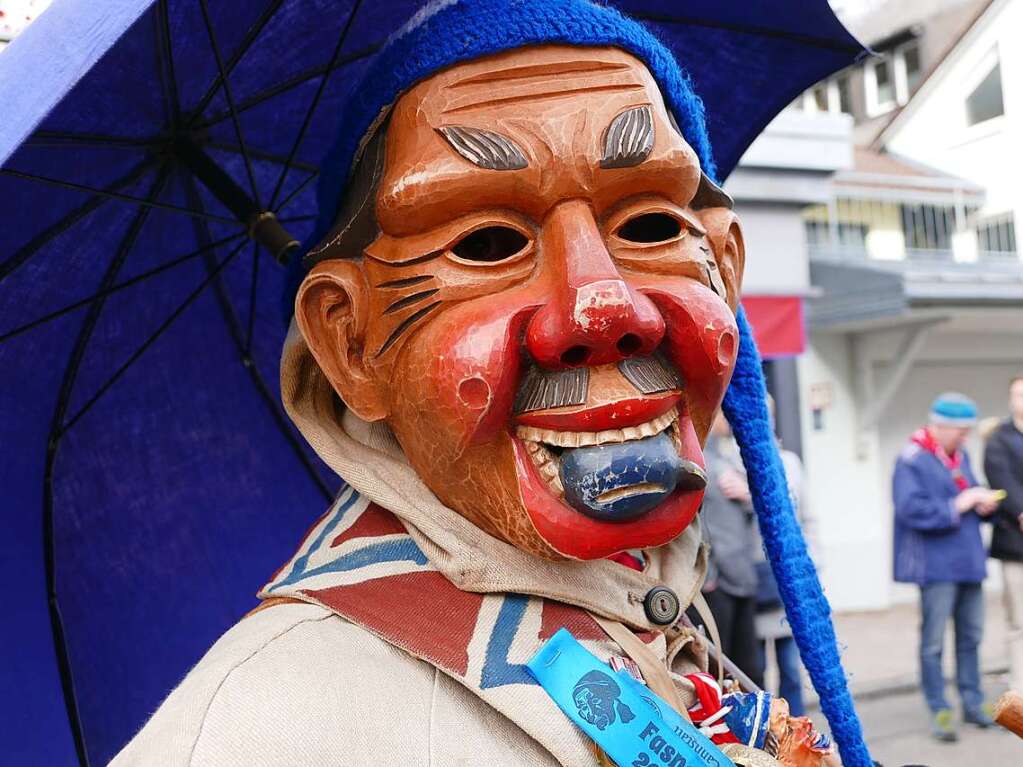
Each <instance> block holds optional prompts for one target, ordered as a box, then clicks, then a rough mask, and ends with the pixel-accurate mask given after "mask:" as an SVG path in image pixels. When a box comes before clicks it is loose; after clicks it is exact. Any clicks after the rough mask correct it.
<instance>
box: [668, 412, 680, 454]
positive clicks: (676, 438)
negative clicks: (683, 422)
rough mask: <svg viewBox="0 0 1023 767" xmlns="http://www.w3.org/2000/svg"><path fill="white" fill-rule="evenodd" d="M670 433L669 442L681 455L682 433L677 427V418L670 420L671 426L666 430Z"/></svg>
mask: <svg viewBox="0 0 1023 767" xmlns="http://www.w3.org/2000/svg"><path fill="white" fill-rule="evenodd" d="M668 433H669V434H670V435H671V443H672V444H673V445H674V446H675V450H677V451H678V454H679V455H682V434H681V432H680V431H679V428H678V418H677V417H676V418H675V420H674V421H672V422H671V428H670V429H669V430H668Z"/></svg>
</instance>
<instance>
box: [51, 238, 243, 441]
mask: <svg viewBox="0 0 1023 767" xmlns="http://www.w3.org/2000/svg"><path fill="white" fill-rule="evenodd" d="M244 247H245V242H240V243H238V245H236V246H235V247H234V249H233V250H232V251H231V252H230V253H229V254H228V255H226V256H225V257H224V259H223V260H222V261H221V262H220V263H219V264H217V265H216V267H215V268H214V269H213V270H212V271H210V272H209V274H208V275H207V276H206V279H204V280H203V281H202V282H200V283H199V285H198V286H197V287H196V288H195V289H194V290H193V291H192V292H191V293H189V294H188V297H187V298H186V299H185V300H184V301H182V302H181V303H180V304H179V305H178V307H177V308H176V309H175V310H174V311H173V312H171V314H170V316H169V317H167V319H165V320H164V321H163V322H161V323H160V325H159V326H158V327H157V328H156V330H155V331H153V334H152V335H151V336H149V338H147V339H146V340H145V341H144V342H143V343H142V345H141V346H139V348H138V349H136V350H135V351H134V352H133V353H132V355H131V356H130V357H128V359H126V360H125V361H124V362H123V363H122V364H121V366H120V367H119V368H117V370H115V371H114V373H113V375H111V376H110V377H109V378H107V380H106V381H105V382H104V383H103V385H102V386H100V387H99V389H97V390H96V393H95V394H93V395H92V396H91V397H90V398H89V399H88V401H86V403H85V404H84V405H82V407H81V408H80V409H79V410H78V412H77V413H75V414H74V415H73V416H71V418H69V419H68V420H67V421H66V422H65V423H64V425H63V426H62V427H61V429H60V431H59V436H64V435H65V434H67V433H68V431H70V430H71V428H72V427H73V426H74V425H75V424H76V423H78V421H79V420H80V419H81V418H82V416H84V415H85V414H86V413H88V412H89V410H91V409H92V406H93V405H95V404H96V403H97V402H99V400H100V399H101V398H102V397H103V395H104V394H106V393H107V391H109V389H110V387H111V386H113V385H114V384H115V383H117V381H118V379H120V377H121V376H122V375H124V374H125V373H126V372H127V371H128V368H130V367H131V366H132V365H134V364H135V363H136V362H137V361H138V359H139V358H140V357H141V356H142V355H143V354H145V353H146V351H147V350H148V349H149V347H150V346H152V345H153V344H154V343H156V341H157V340H158V339H159V338H160V336H162V335H163V334H164V333H165V332H166V331H167V329H168V328H170V326H171V325H173V324H174V321H175V320H176V319H177V318H178V317H180V316H181V315H182V314H183V313H184V311H185V310H186V309H187V308H188V307H189V306H191V305H192V303H193V302H194V301H195V300H196V299H197V298H198V297H199V296H201V295H202V294H203V291H205V290H206V288H208V287H209V286H210V285H212V284H213V281H214V280H215V279H216V277H217V275H219V274H220V273H221V272H222V271H223V270H224V267H226V266H227V265H228V264H229V263H230V262H231V261H232V260H233V259H234V257H235V256H237V255H238V254H239V253H240V252H241V250H242V248H244Z"/></svg>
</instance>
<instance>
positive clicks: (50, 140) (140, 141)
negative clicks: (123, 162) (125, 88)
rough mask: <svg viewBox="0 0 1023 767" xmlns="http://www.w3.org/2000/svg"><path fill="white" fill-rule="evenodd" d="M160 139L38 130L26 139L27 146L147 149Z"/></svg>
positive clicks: (156, 144)
mask: <svg viewBox="0 0 1023 767" xmlns="http://www.w3.org/2000/svg"><path fill="white" fill-rule="evenodd" d="M159 144H160V141H159V140H158V139H152V138H131V137H129V136H110V135H106V134H102V133H68V132H66V131H51V130H37V131H36V132H35V133H33V134H32V135H31V136H29V137H28V139H26V140H25V145H26V146H45V147H56V146H69V147H80V146H103V147H124V148H126V149H145V148H147V147H153V146H158V145H159Z"/></svg>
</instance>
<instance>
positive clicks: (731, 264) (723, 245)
mask: <svg viewBox="0 0 1023 767" xmlns="http://www.w3.org/2000/svg"><path fill="white" fill-rule="evenodd" d="M690 207H691V208H692V209H693V210H694V211H696V214H697V215H698V216H699V218H700V223H702V224H703V226H704V228H705V229H706V230H707V240H708V242H709V243H710V247H711V250H712V251H713V253H714V261H715V263H716V265H717V270H718V273H719V275H720V278H721V280H722V282H723V283H724V287H725V292H726V295H725V296H723V298H724V299H725V300H726V301H727V302H728V305H729V306H730V307H731V308H732V311H733V312H734V311H735V310H736V308H737V307H738V305H739V293H740V291H741V290H742V274H743V271H744V269H745V267H746V242H745V239H744V238H743V235H742V226H741V225H740V224H739V217H738V216H736V215H735V211H734V210H732V198H731V197H730V196H729V195H728V193H727V192H725V190H723V189H722V188H721V187H719V186H718V185H717V184H715V183H714V182H713V181H711V180H710V179H709V178H707V176H706V175H702V176H701V177H700V186H699V187H698V188H697V190H696V196H695V197H693V201H692V202H691V203H690Z"/></svg>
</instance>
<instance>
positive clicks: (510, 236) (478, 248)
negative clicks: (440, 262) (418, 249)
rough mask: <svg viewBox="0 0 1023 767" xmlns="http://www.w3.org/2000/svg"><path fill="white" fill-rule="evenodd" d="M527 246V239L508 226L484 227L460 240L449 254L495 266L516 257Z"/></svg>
mask: <svg viewBox="0 0 1023 767" xmlns="http://www.w3.org/2000/svg"><path fill="white" fill-rule="evenodd" d="M527 245H529V239H528V238H527V237H526V236H525V235H524V234H522V232H519V231H517V230H515V229H512V228H511V227H510V226H486V227H483V228H482V229H477V230H476V231H475V232H472V233H471V234H467V235H466V236H465V237H463V238H462V239H460V240H459V241H458V242H456V243H455V244H454V245H452V246H451V252H452V253H454V254H455V256H457V257H458V258H460V259H462V260H463V261H471V262H473V263H477V264H496V263H499V262H501V261H507V260H508V259H509V258H512V257H513V256H517V255H518V254H519V253H521V252H522V251H523V250H524V249H525V248H526V246H527Z"/></svg>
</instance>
